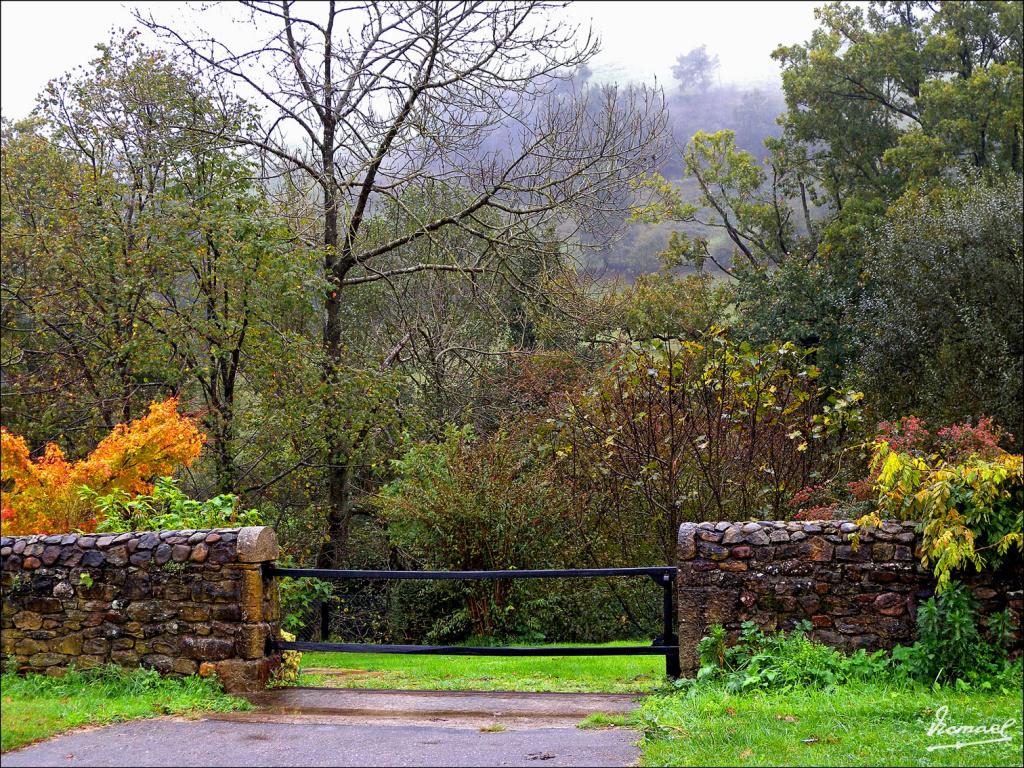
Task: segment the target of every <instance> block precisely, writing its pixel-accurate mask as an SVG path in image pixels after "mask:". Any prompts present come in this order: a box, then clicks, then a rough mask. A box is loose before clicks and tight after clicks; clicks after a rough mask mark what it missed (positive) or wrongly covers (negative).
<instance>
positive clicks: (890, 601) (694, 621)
mask: <svg viewBox="0 0 1024 768" xmlns="http://www.w3.org/2000/svg"><path fill="white" fill-rule="evenodd" d="M856 530H857V525H856V524H855V523H852V522H848V521H808V522H786V523H782V522H749V523H724V522H723V523H699V524H696V523H684V524H683V525H682V526H681V527H680V529H679V543H678V550H677V557H678V566H679V573H678V576H677V581H676V588H677V595H678V611H679V654H680V665H681V667H682V670H683V674H684V675H686V674H693V673H694V672H696V671H697V667H698V659H697V643H698V642H699V641H700V639H701V638H702V637H703V636H704V635H706V634H707V630H708V628H709V627H710V626H711V625H712V624H722V625H723V626H724V627H725V628H726V629H727V630H729V632H730V633H731V634H732V635H735V634H736V633H737V632H738V630H739V627H740V624H741V623H742V622H744V621H747V620H752V621H755V622H757V623H758V624H759V625H760V626H761V627H762V628H765V629H784V630H790V629H792V628H793V626H794V625H795V624H796V622H797V621H800V620H801V619H806V620H808V621H810V622H811V623H812V625H813V627H814V629H813V631H812V633H811V636H812V637H813V638H814V639H816V640H819V641H821V642H824V643H828V644H829V645H833V646H837V647H839V648H842V649H844V650H847V651H850V650H854V649H857V648H865V649H869V650H870V649H876V648H891V647H892V646H894V645H897V644H908V643H911V642H913V639H914V628H915V620H916V610H917V606H918V604H919V603H920V602H921V601H922V600H924V599H926V598H927V597H929V596H930V595H931V594H933V592H934V588H935V580H934V577H933V576H932V574H931V573H930V572H929V571H928V570H926V569H925V568H924V567H922V566H921V563H920V560H919V559H918V556H917V555H918V546H919V542H920V537H919V534H917V533H916V532H915V524H914V523H903V522H899V523H898V522H886V523H884V524H883V525H882V527H881V529H869V528H865V529H864V530H862V531H861V534H860V541H861V543H860V546H859V547H858V548H856V549H855V548H854V547H853V546H852V545H851V542H850V534H851V533H853V532H854V531H856ZM965 580H966V581H967V583H968V584H970V585H971V587H972V588H973V589H974V594H975V597H976V598H977V599H978V602H979V608H980V610H981V612H982V614H989V613H992V612H995V611H999V610H1003V609H1006V608H1009V609H1010V610H1011V612H1013V613H1015V621H1014V623H1015V624H1016V625H1017V626H1018V627H1019V626H1020V624H1021V607H1022V591H1021V588H1022V585H1021V570H1020V563H1019V562H1014V563H1011V564H1008V565H1007V566H1005V567H1004V568H1003V569H1001V570H1000V571H999V572H998V573H995V574H993V573H983V574H973V575H970V576H967V577H965ZM1020 638H1021V635H1020V631H1019V630H1018V632H1017V637H1016V645H1017V648H1018V649H1019V647H1020Z"/></svg>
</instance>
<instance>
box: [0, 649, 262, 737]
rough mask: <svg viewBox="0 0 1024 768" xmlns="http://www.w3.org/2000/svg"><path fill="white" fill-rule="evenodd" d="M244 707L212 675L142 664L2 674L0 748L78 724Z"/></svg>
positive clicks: (99, 723)
mask: <svg viewBox="0 0 1024 768" xmlns="http://www.w3.org/2000/svg"><path fill="white" fill-rule="evenodd" d="M249 708H250V705H249V703H248V702H246V701H245V700H244V699H238V698H235V697H234V696H228V695H226V694H224V693H222V692H221V690H220V685H219V683H217V682H215V681H213V680H208V679H202V678H199V677H185V678H162V677H160V676H159V675H158V674H157V673H156V672H153V671H151V670H145V669H138V670H131V671H129V670H125V669H122V668H120V667H114V668H111V669H101V670H90V671H88V672H77V671H74V670H72V671H69V672H68V673H67V674H66V675H65V676H64V677H44V676H42V675H34V674H29V675H26V676H25V677H20V676H17V675H14V674H4V675H3V676H2V678H0V721H2V726H3V727H2V728H0V751H3V752H6V751H7V750H10V749H15V748H17V747H21V746H24V745H25V744H30V743H31V742H33V741H38V740H39V739H45V738H47V737H49V736H53V735H54V734H57V733H61V732H62V731H67V730H69V729H71V728H77V727H79V726H83V725H106V724H109V723H115V722H120V721H123V720H134V719H137V718H144V717H156V716H158V715H185V716H194V715H198V714H201V713H203V712H209V711H217V712H223V711H227V710H232V709H249Z"/></svg>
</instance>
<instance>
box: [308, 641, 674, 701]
mask: <svg viewBox="0 0 1024 768" xmlns="http://www.w3.org/2000/svg"><path fill="white" fill-rule="evenodd" d="M649 642H650V641H647V642H643V641H639V640H637V641H624V642H616V643H604V645H646V644H647V643H649ZM559 645H562V646H567V645H571V643H560V644H559ZM316 668H332V669H338V670H339V671H340V670H344V672H343V673H342V674H332V675H326V674H310V673H309V672H308V671H307V670H309V669H316ZM664 682H665V657H664V656H417V655H402V654H392V653H303V654H302V675H301V678H300V684H301V685H316V686H331V687H339V688H399V689H409V690H415V689H419V690H424V689H433V690H448V691H581V692H593V693H598V692H603V693H644V692H648V691H652V690H654V689H656V688H658V687H659V686H661V685H663V684H664Z"/></svg>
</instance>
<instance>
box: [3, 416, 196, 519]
mask: <svg viewBox="0 0 1024 768" xmlns="http://www.w3.org/2000/svg"><path fill="white" fill-rule="evenodd" d="M0 434H2V451H0V462H2V468H0V479H2V483H3V491H2V493H0V507H2V510H0V529H2V530H3V532H4V533H5V534H9V535H10V534H13V535H18V534H28V533H54V532H62V531H71V530H76V529H77V530H83V531H90V530H93V529H94V528H95V527H96V524H97V522H98V520H97V519H96V510H95V509H94V508H93V506H92V504H91V503H90V502H89V501H88V500H86V499H84V498H82V496H81V494H80V490H81V488H82V487H83V486H84V487H87V488H91V489H92V490H94V491H96V492H97V493H99V494H101V495H102V494H107V493H110V492H112V491H114V490H118V489H120V490H123V491H125V492H127V493H129V494H132V495H135V494H139V493H148V492H149V491H151V490H152V488H153V480H154V478H156V477H160V476H162V475H169V474H171V473H173V472H174V470H175V469H177V468H178V467H180V466H188V465H190V464H191V463H192V462H193V461H195V459H196V457H197V456H199V452H200V450H201V449H202V446H203V442H204V441H205V439H206V438H205V436H204V435H203V434H202V433H201V432H200V431H199V430H198V429H197V428H196V425H195V424H194V423H193V422H192V420H191V419H189V418H188V417H186V416H183V415H181V414H180V413H178V400H177V398H173V397H172V398H169V399H167V400H165V401H163V402H162V403H153V404H152V405H150V407H149V413H147V414H146V415H145V416H144V417H143V418H141V419H136V420H135V421H132V422H131V423H129V424H118V425H117V426H116V427H114V429H113V431H112V432H111V433H110V434H109V435H108V436H107V437H105V438H104V439H103V440H102V441H101V442H100V444H99V445H97V446H96V449H95V450H94V451H93V452H92V453H90V454H89V456H88V457H86V458H85V459H82V460H81V461H75V462H69V461H68V460H67V459H66V457H65V456H64V452H63V451H62V450H61V449H60V447H59V446H57V445H56V444H55V443H50V444H48V445H47V446H46V448H45V450H44V451H43V455H42V456H41V457H39V458H38V459H32V458H31V457H30V456H29V447H28V444H27V443H26V442H25V439H24V438H22V437H19V436H18V435H14V434H11V433H10V432H8V431H7V430H6V429H3V428H0Z"/></svg>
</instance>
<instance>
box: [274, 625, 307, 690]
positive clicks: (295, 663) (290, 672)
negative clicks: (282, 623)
mask: <svg viewBox="0 0 1024 768" xmlns="http://www.w3.org/2000/svg"><path fill="white" fill-rule="evenodd" d="M281 639H282V640H285V641H286V642H289V643H293V642H295V635H293V634H292V633H291V632H288V631H286V630H283V629H282V630H281ZM301 666H302V652H301V651H285V652H284V653H283V654H281V666H280V667H278V668H277V670H276V671H275V672H274V683H276V684H277V685H294V684H295V683H298V682H299V667H301Z"/></svg>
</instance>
